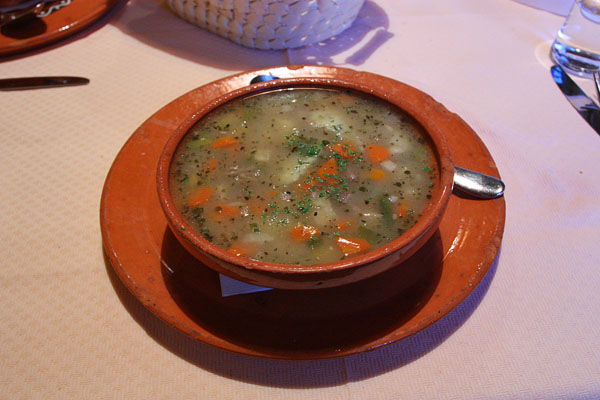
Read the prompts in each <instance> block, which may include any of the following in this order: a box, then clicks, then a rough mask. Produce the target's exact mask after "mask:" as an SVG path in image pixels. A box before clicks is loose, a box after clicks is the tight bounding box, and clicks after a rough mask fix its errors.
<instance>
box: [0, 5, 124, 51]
mask: <svg viewBox="0 0 600 400" xmlns="http://www.w3.org/2000/svg"><path fill="white" fill-rule="evenodd" d="M118 1H119V0H73V1H71V3H69V4H67V3H68V2H56V3H52V5H59V4H62V3H64V4H67V5H65V6H64V7H62V8H60V9H57V10H56V11H54V12H52V13H51V14H50V15H48V16H46V17H43V18H35V17H34V18H28V19H26V20H24V21H15V22H13V23H11V24H8V25H5V26H3V27H1V28H0V56H5V55H9V54H15V53H20V52H24V51H27V50H31V49H35V48H37V47H41V46H45V45H48V44H50V43H53V42H56V41H58V40H60V39H63V38H65V37H68V36H71V35H73V34H75V33H77V32H79V31H80V30H82V29H83V28H85V27H87V26H89V25H90V24H92V23H93V22H94V21H96V20H97V19H99V18H100V17H102V16H103V15H104V14H105V13H106V12H107V11H108V10H110V9H111V7H112V6H114V5H115V4H116V3H117V2H118Z"/></svg>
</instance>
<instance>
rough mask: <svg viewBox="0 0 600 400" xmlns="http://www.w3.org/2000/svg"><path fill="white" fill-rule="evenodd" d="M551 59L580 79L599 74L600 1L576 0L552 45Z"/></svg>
mask: <svg viewBox="0 0 600 400" xmlns="http://www.w3.org/2000/svg"><path fill="white" fill-rule="evenodd" d="M551 53H552V58H553V60H554V61H555V62H556V63H558V64H560V65H562V66H563V67H565V68H567V69H569V70H571V71H572V72H574V73H576V74H577V75H580V76H589V75H591V74H592V73H593V72H596V71H600V0H576V1H575V2H574V3H573V6H572V7H571V11H570V12H569V15H568V16H567V19H566V20H565V22H564V23H563V25H562V27H561V28H560V30H559V31H558V34H557V36H556V39H555V40H554V43H553V44H552V51H551Z"/></svg>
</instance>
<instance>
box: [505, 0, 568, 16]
mask: <svg viewBox="0 0 600 400" xmlns="http://www.w3.org/2000/svg"><path fill="white" fill-rule="evenodd" d="M514 1H516V2H518V3H521V4H525V5H526V6H530V7H534V8H538V9H540V10H544V11H549V12H551V13H553V14H557V15H562V16H563V17H566V16H567V14H569V10H571V6H572V5H573V1H574V0H514Z"/></svg>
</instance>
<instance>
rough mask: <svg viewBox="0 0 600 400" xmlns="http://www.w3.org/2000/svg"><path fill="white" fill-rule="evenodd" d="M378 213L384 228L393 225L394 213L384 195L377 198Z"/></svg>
mask: <svg viewBox="0 0 600 400" xmlns="http://www.w3.org/2000/svg"><path fill="white" fill-rule="evenodd" d="M379 211H380V212H381V215H382V217H383V223H384V224H385V225H386V226H391V225H392V224H393V223H394V213H393V211H392V203H391V202H390V199H389V198H388V196H387V195H385V194H383V195H381V196H380V197H379Z"/></svg>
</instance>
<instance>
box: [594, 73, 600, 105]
mask: <svg viewBox="0 0 600 400" xmlns="http://www.w3.org/2000/svg"><path fill="white" fill-rule="evenodd" d="M594 82H595V83H596V94H597V95H598V101H600V72H594Z"/></svg>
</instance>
